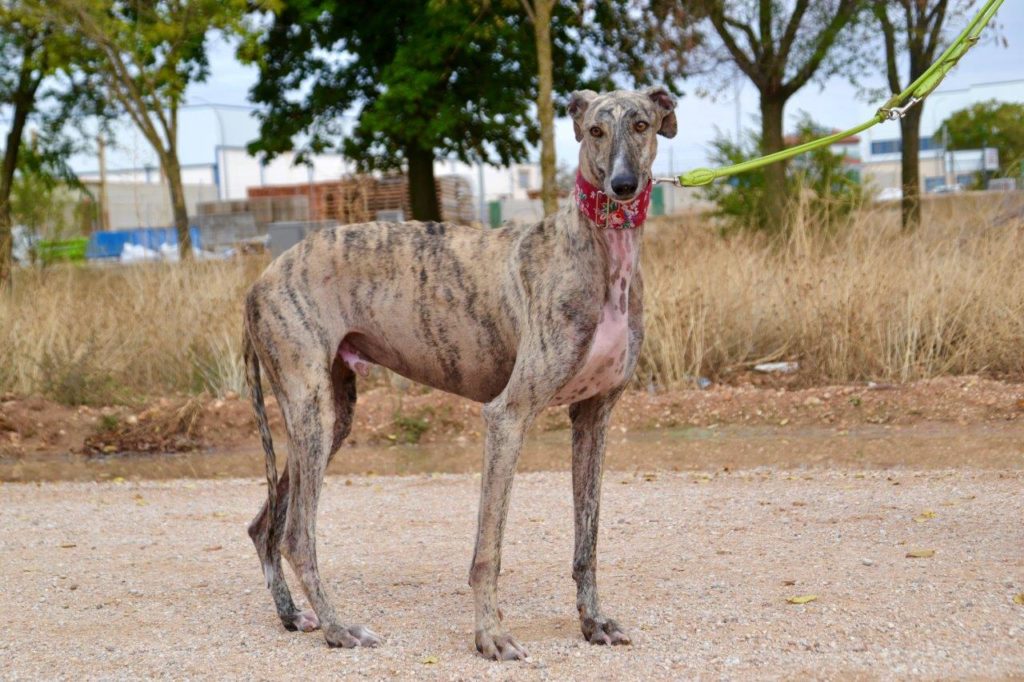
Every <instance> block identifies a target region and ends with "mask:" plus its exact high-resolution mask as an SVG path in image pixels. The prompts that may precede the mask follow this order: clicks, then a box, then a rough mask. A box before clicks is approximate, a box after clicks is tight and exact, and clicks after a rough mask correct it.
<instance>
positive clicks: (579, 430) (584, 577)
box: [569, 391, 630, 644]
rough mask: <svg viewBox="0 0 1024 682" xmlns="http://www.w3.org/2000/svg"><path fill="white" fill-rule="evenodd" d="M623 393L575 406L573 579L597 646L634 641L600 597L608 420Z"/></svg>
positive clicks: (583, 624)
mask: <svg viewBox="0 0 1024 682" xmlns="http://www.w3.org/2000/svg"><path fill="white" fill-rule="evenodd" d="M620 393H621V391H616V392H615V393H614V394H611V395H604V396H595V397H593V398H591V399H589V400H584V401H583V402H579V403H575V404H573V405H572V407H570V408H569V416H570V418H571V419H572V488H573V506H574V507H575V512H576V513H575V520H576V524H575V525H576V549H575V552H574V554H573V565H572V577H573V580H575V581H576V608H577V610H578V611H579V614H580V628H581V629H582V630H583V636H584V637H586V638H587V641H588V642H590V643H591V644H629V643H630V639H629V636H628V635H627V634H626V633H625V632H623V630H622V628H620V627H619V625H618V623H616V622H615V621H614V620H612V619H610V618H605V617H604V615H602V613H601V608H600V605H599V603H598V598H597V523H598V516H599V511H600V507H601V474H602V469H603V468H604V450H605V432H606V431H607V430H608V418H609V417H610V416H611V411H612V407H613V406H614V405H615V402H616V400H617V399H618V397H619V394H620Z"/></svg>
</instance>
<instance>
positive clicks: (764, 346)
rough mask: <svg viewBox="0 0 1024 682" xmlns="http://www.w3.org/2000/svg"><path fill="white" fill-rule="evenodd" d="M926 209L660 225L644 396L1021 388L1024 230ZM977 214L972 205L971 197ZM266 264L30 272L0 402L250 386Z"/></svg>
mask: <svg viewBox="0 0 1024 682" xmlns="http://www.w3.org/2000/svg"><path fill="white" fill-rule="evenodd" d="M990 196H992V197H1001V198H1000V199H999V201H994V200H993V199H989V198H988V197H987V196H986V197H985V198H984V201H981V202H978V201H974V202H973V203H972V202H969V201H966V200H962V199H958V200H956V201H948V202H943V203H941V204H938V205H928V206H926V207H925V221H924V225H923V227H922V228H921V230H920V231H919V232H917V233H915V234H911V235H905V234H902V233H901V232H900V230H899V228H898V225H897V216H896V213H895V212H894V211H892V210H880V209H866V210H863V211H861V212H859V213H856V214H854V215H852V216H851V217H850V218H849V220H848V222H847V223H846V224H843V225H840V226H839V227H838V228H837V229H835V230H834V232H833V233H832V234H831V235H826V234H823V233H822V231H821V230H819V229H817V227H816V219H815V217H814V216H813V215H808V214H806V212H801V211H800V210H798V211H797V217H796V219H795V221H794V224H793V228H792V230H791V231H790V235H789V237H788V238H787V239H785V240H784V241H781V242H778V241H777V242H770V241H768V240H766V239H765V238H763V237H761V236H758V235H747V234H738V235H731V236H728V237H723V236H720V234H719V233H718V231H717V230H716V229H715V228H714V227H713V226H711V225H710V224H709V223H708V221H706V220H703V219H700V218H697V217H693V218H666V219H659V220H657V221H654V222H653V223H652V224H651V225H650V226H649V228H647V229H648V234H647V235H646V236H645V242H644V276H645V285H646V293H645V295H646V327H647V338H646V342H645V345H644V353H643V356H642V358H641V362H640V367H639V370H638V373H637V376H638V379H637V381H638V382H639V383H641V384H647V383H648V382H651V381H653V382H655V383H657V384H659V385H679V384H682V383H685V382H687V381H691V380H692V378H693V377H698V376H710V377H712V378H716V379H720V378H723V377H726V376H728V374H729V373H730V372H733V371H735V370H737V369H742V368H746V367H748V366H750V365H751V364H753V363H755V362H757V361H762V360H779V359H785V360H797V361H799V362H800V364H801V370H800V371H801V374H802V376H803V377H805V380H806V381H807V382H843V381H850V380H860V379H885V380H896V381H902V380H908V379H915V378H920V377H930V376H936V375H941V374H965V373H979V372H980V373H990V374H995V375H1003V376H1010V377H1014V378H1021V377H1024V268H1022V267H1021V264H1022V263H1024V222H1022V221H1021V219H1020V217H1019V215H1020V214H1019V210H1020V209H1019V206H1020V202H1019V201H1018V203H1017V204H1015V206H1016V207H1017V208H1015V209H1014V210H1016V211H1017V217H1016V218H1014V219H1012V220H1000V219H999V218H1000V216H1003V215H1004V214H1006V213H1007V211H1008V210H1009V208H1008V207H1007V206H1006V205H1004V204H1003V203H1001V202H1003V201H1004V199H1005V197H1002V195H990ZM965 199H966V198H965ZM265 263H266V261H265V260H263V259H260V258H250V259H241V260H237V261H232V262H225V263H189V264H183V265H138V266H126V267H55V268H50V269H47V270H44V271H22V272H19V273H18V275H17V278H16V280H15V287H14V291H13V293H12V294H11V295H8V296H0V391H14V392H17V393H20V394H44V395H47V396H49V397H51V398H54V399H57V400H61V401H63V402H67V403H88V402H92V403H105V402H125V401H129V402H130V401H135V400H142V399H145V398H147V397H152V396H157V395H162V394H167V393H192V392H198V391H208V392H212V393H224V392H226V391H229V390H232V391H238V392H240V389H241V388H242V387H243V383H244V372H243V369H242V364H241V358H240V340H241V336H240V334H241V313H242V296H243V292H244V290H245V288H246V287H247V285H248V284H249V282H251V281H252V279H253V278H255V277H256V275H257V274H258V273H259V271H260V270H261V269H262V268H263V266H264V265H265Z"/></svg>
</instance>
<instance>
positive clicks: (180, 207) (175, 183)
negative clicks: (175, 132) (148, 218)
mask: <svg viewBox="0 0 1024 682" xmlns="http://www.w3.org/2000/svg"><path fill="white" fill-rule="evenodd" d="M163 156H164V158H163V160H162V163H163V167H164V175H166V176H167V186H168V188H169V189H170V193H171V211H172V212H173V213H174V229H175V231H176V232H177V233H178V255H179V256H180V257H181V260H183V261H184V260H188V259H190V258H192V234H191V233H190V232H189V229H188V207H187V206H186V205H185V188H184V187H183V186H182V184H181V165H180V164H179V163H178V156H177V154H175V152H173V151H172V152H166V153H165V154H164V155H163Z"/></svg>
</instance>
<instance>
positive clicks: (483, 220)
mask: <svg viewBox="0 0 1024 682" xmlns="http://www.w3.org/2000/svg"><path fill="white" fill-rule="evenodd" d="M476 172H477V183H476V185H477V191H478V192H480V200H479V203H480V224H481V225H483V226H485V227H486V226H487V201H486V200H485V199H484V162H483V161H481V162H480V163H478V164H477V167H476Z"/></svg>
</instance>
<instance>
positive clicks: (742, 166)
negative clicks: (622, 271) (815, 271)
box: [655, 0, 1003, 187]
mask: <svg viewBox="0 0 1024 682" xmlns="http://www.w3.org/2000/svg"><path fill="white" fill-rule="evenodd" d="M1002 4H1003V0H987V2H986V3H985V4H984V6H983V7H982V8H981V10H980V11H979V12H978V14H977V15H975V17H974V18H973V19H972V20H971V23H969V24H968V25H967V28H965V29H964V31H963V33H961V34H960V35H959V36H958V37H957V39H956V40H954V41H953V43H952V44H951V45H950V46H949V47H948V48H946V51H945V52H943V53H942V56H941V57H939V59H938V60H937V61H936V62H935V63H934V64H932V65H931V66H930V67H929V68H928V70H927V71H925V72H924V73H923V74H921V77H920V78H918V79H917V80H916V81H914V82H913V83H911V84H910V85H909V86H908V87H907V89H906V90H904V91H903V92H901V93H899V94H898V95H893V96H892V97H891V98H890V99H889V101H888V102H886V103H885V104H883V105H882V106H881V107H880V108H879V109H878V111H877V112H876V113H875V115H874V116H873V117H871V119H870V120H867V121H865V122H864V123H861V124H860V125H858V126H854V127H853V128H850V129H849V130H844V131H842V132H839V133H834V134H832V135H829V136H827V137H822V138H819V139H817V140H811V141H810V142H805V143H804V144H801V145H798V146H796V147H789V148H788V149H782V150H780V151H777V152H775V153H774V154H768V155H767V156H761V157H759V158H756V159H750V160H749V161H744V162H742V163H737V164H733V165H732V166H725V167H724V168H697V169H694V170H692V171H689V172H688V173H683V174H682V175H680V176H679V177H678V178H655V182H669V183H672V184H674V185H677V186H679V187H698V186H700V185H707V184H709V183H711V182H712V181H714V180H716V179H718V178H725V177H729V176H730V175H736V174H737V173H746V172H747V171H752V170H754V169H756V168H761V167H762V166H767V165H768V164H770V163H775V162H776V161H783V160H785V159H789V158H792V157H794V156H798V155H800V154H803V153H805V152H809V151H813V150H815V149H818V148H820V147H827V146H829V145H832V144H835V143H836V142H839V141H840V140H843V139H846V138H847V137H850V136H852V135H856V134H858V133H861V132H864V131H865V130H867V129H868V128H870V127H872V126H875V125H878V124H879V123H883V122H885V121H895V120H896V119H900V118H903V117H904V116H906V114H907V110H908V109H910V108H911V107H912V106H914V105H915V104H917V103H918V102H920V101H921V100H923V99H924V98H925V97H927V96H928V95H930V94H931V93H932V91H934V90H935V88H937V87H939V84H940V83H942V79H943V78H945V77H946V74H947V73H949V72H950V71H951V70H952V69H953V67H954V66H956V64H957V62H959V61H960V58H961V57H963V56H964V54H966V52H967V51H968V50H969V49H971V48H972V47H974V44H975V43H977V42H978V40H979V39H980V38H981V32H982V31H983V30H985V26H986V25H988V22H989V21H991V19H992V17H993V16H994V15H995V13H996V11H997V10H998V9H999V6H1000V5H1002Z"/></svg>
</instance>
